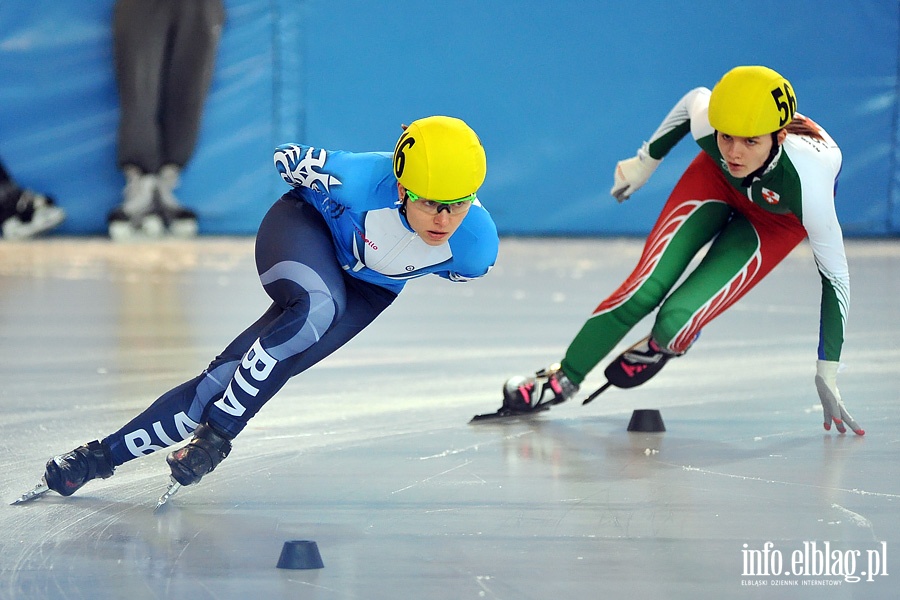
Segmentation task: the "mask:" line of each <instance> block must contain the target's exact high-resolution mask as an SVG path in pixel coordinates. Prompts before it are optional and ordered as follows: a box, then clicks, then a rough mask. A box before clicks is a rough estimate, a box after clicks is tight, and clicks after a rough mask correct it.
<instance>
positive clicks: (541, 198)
mask: <svg viewBox="0 0 900 600" xmlns="http://www.w3.org/2000/svg"><path fill="white" fill-rule="evenodd" d="M225 4H226V8H227V11H228V18H227V22H226V24H225V29H224V34H223V38H222V44H221V47H220V49H219V55H218V62H217V65H216V73H215V77H214V80H213V86H212V90H211V93H210V96H209V99H208V101H207V106H206V111H205V114H204V120H203V124H202V129H201V135H200V140H199V145H198V147H197V151H196V154H195V156H194V159H193V160H192V162H191V163H190V165H189V166H188V168H187V169H186V171H185V173H184V179H183V184H182V187H181V189H180V196H181V198H182V200H183V202H184V203H185V204H186V205H188V206H190V207H192V208H194V209H195V210H197V212H198V213H199V215H200V226H201V231H202V232H203V233H207V234H251V233H253V232H254V231H255V230H256V227H257V225H258V223H259V221H260V219H261V218H262V216H263V214H264V213H265V211H266V209H267V208H268V207H269V205H270V204H271V203H272V202H273V201H274V200H275V199H276V198H277V197H278V196H279V195H280V194H281V193H283V192H284V191H285V190H286V186H285V185H284V184H283V183H282V182H281V180H280V178H279V177H278V175H277V173H276V172H275V170H274V168H273V167H272V164H271V151H272V149H273V147H274V146H276V145H277V144H280V143H284V142H288V141H303V142H306V143H309V144H312V145H315V146H321V147H324V148H332V149H346V150H358V151H363V150H391V149H392V148H393V143H394V141H395V139H396V137H397V136H398V135H399V132H400V124H401V123H408V122H409V121H411V120H413V119H415V118H418V117H423V116H427V115H429V114H450V115H455V116H459V117H461V118H463V119H465V120H467V121H468V122H469V123H470V124H471V125H472V126H473V127H474V128H475V130H476V131H477V132H478V133H479V135H480V136H481V138H482V141H483V142H484V145H485V148H486V150H487V155H488V177H487V181H486V182H485V184H484V187H483V188H482V191H481V192H480V194H479V195H480V196H481V198H482V200H483V202H484V203H485V205H486V206H487V207H488V209H489V210H490V211H491V213H492V214H493V215H494V217H495V219H496V221H497V224H498V227H499V229H500V232H501V233H502V234H506V235H640V234H643V233H646V232H647V231H648V230H649V228H650V227H651V226H652V224H653V221H654V220H655V218H656V216H657V214H658V211H659V208H660V207H661V205H662V203H663V200H664V198H665V196H666V194H667V192H668V191H669V190H670V189H671V187H672V186H673V185H674V183H675V181H676V180H677V178H678V176H679V175H680V173H681V171H682V170H683V168H684V167H686V166H687V164H688V162H689V161H690V160H691V158H692V157H693V155H694V154H695V153H696V152H697V147H696V145H695V144H693V142H691V141H690V140H689V139H686V140H684V141H683V142H682V144H681V145H680V146H679V147H678V148H676V149H675V151H674V152H673V153H672V154H671V155H670V156H669V157H668V158H667V159H666V160H665V161H664V162H663V165H662V166H661V167H660V169H659V170H658V171H657V173H656V174H655V175H654V177H653V178H652V179H651V180H650V182H649V183H648V184H647V185H646V186H645V187H644V188H643V189H642V190H641V191H640V192H639V193H638V194H636V195H635V196H634V197H633V198H632V199H631V200H630V201H629V202H627V203H625V204H623V205H617V204H616V203H615V202H614V201H613V200H612V199H611V198H610V196H609V193H608V192H609V188H610V186H611V184H612V172H613V168H614V166H615V163H616V161H618V160H620V159H622V158H627V157H629V156H631V155H633V153H634V151H635V150H636V148H637V147H638V146H639V145H640V144H641V142H642V141H643V140H645V139H647V137H648V136H649V135H650V134H651V133H652V131H653V130H654V128H655V127H656V126H657V125H658V124H659V122H660V121H661V119H662V118H663V116H665V114H666V112H667V111H668V110H669V109H670V108H671V106H672V105H673V104H674V103H675V101H676V100H677V99H678V98H679V97H680V96H681V95H682V94H683V93H685V92H686V91H688V89H690V88H691V87H695V86H698V85H705V86H707V87H712V86H713V85H714V84H715V82H716V81H717V79H718V78H719V76H721V74H722V73H724V72H725V71H726V70H728V69H729V68H730V67H732V66H734V65H737V64H765V65H768V66H771V67H773V68H775V69H776V70H779V71H781V72H782V73H783V74H784V75H786V76H787V77H788V78H789V79H790V80H791V81H792V83H793V84H794V88H795V90H796V92H797V95H798V99H799V110H800V111H801V112H803V113H804V114H807V115H809V116H811V117H813V118H814V119H815V120H816V121H817V122H819V123H820V124H821V125H822V126H824V127H825V128H826V129H827V130H828V131H829V132H830V133H831V134H832V135H833V137H834V138H835V139H836V140H837V141H838V143H839V144H840V145H841V148H842V150H843V152H844V168H843V172H842V174H841V178H840V184H839V189H838V200H837V209H838V214H839V216H840V218H841V222H842V223H843V227H844V231H845V233H846V234H847V235H850V236H886V235H890V236H893V235H897V234H898V233H900V166H898V165H900V160H898V159H900V150H898V145H900V131H898V117H897V113H898V47H900V40H898V38H900V34H898V30H900V2H896V1H893V0H854V1H850V0H837V1H834V2H821V1H814V0H802V1H796V2H791V1H779V2H775V1H772V0H759V1H757V2H753V3H744V4H740V5H739V4H736V3H730V2H720V1H717V0H697V1H695V2H690V3H671V2H664V1H662V0H660V1H648V0H635V1H633V2H627V3H625V2H604V3H601V2H596V3H592V2H582V1H559V2H554V3H548V2H544V1H537V0H518V1H509V2H506V1H504V2H500V1H498V0H488V1H481V2H476V1H474V0H459V1H446V2H441V1H438V2H430V3H424V2H414V1H411V0H392V1H390V2H364V1H362V0H333V1H330V2H329V1H325V0H303V1H300V0H293V1H292V0H226V1H225ZM111 13H112V1H111V0H97V1H95V2H58V1H55V0H29V1H27V2H26V1H24V0H3V2H0V156H2V159H3V161H4V162H5V163H6V164H7V166H8V167H9V168H10V170H11V171H12V173H13V175H14V176H15V177H16V178H17V179H18V180H19V181H20V183H22V184H23V185H26V186H29V187H33V188H36V189H40V190H43V191H47V192H49V193H52V194H53V195H54V196H55V197H56V198H57V200H58V201H59V203H60V204H61V205H62V206H63V207H64V208H65V209H66V210H67V212H68V214H69V218H68V220H67V221H66V222H65V223H64V225H63V226H62V227H61V228H60V229H59V231H60V233H64V234H90V235H96V234H103V233H105V217H106V213H107V212H108V211H109V210H110V209H111V208H113V207H114V206H115V205H116V204H117V203H118V202H119V201H120V195H121V188H122V185H123V179H122V177H121V174H120V173H119V172H118V170H117V169H116V165H115V138H116V123H117V119H118V106H117V94H116V89H115V83H114V76H113V71H112V56H111V31H110V26H109V25H110V20H111Z"/></svg>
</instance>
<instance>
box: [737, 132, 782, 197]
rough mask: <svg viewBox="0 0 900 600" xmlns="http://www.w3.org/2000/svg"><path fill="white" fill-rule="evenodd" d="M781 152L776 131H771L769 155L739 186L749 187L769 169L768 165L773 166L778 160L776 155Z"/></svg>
mask: <svg viewBox="0 0 900 600" xmlns="http://www.w3.org/2000/svg"><path fill="white" fill-rule="evenodd" d="M780 154H781V144H779V143H778V132H777V131H775V132H773V133H772V148H771V149H769V156H768V157H767V158H766V160H765V161H764V162H763V164H762V166H760V167H759V168H758V169H756V170H755V171H753V172H752V173H750V174H749V175H747V176H746V177H744V179H743V180H742V181H741V187H750V186H751V185H753V182H754V181H755V180H756V179H758V178H760V177H762V176H763V175H765V173H766V171H768V170H769V168H770V167H772V166H774V164H776V163H777V162H778V157H779V155H780Z"/></svg>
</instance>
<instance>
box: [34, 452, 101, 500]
mask: <svg viewBox="0 0 900 600" xmlns="http://www.w3.org/2000/svg"><path fill="white" fill-rule="evenodd" d="M114 470H115V467H113V464H112V458H111V457H110V454H109V448H107V447H106V445H105V444H103V443H101V442H99V441H97V440H94V441H93V442H88V443H87V444H85V445H84V446H79V447H78V448H75V449H74V450H72V451H71V452H68V453H66V454H63V455H62V456H57V457H55V458H51V459H50V460H49V461H47V468H46V470H45V472H44V482H45V483H46V484H47V487H49V488H50V489H51V490H53V491H54V492H56V493H57V494H60V495H61V496H71V495H72V494H74V493H75V492H76V491H77V490H78V489H79V488H80V487H81V486H83V485H84V484H85V483H87V482H88V481H90V480H91V479H96V478H97V477H101V478H103V479H106V478H107V477H112V474H113V471H114Z"/></svg>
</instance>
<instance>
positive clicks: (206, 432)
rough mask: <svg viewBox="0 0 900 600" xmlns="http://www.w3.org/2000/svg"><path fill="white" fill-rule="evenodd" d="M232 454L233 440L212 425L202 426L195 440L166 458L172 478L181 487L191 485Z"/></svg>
mask: <svg viewBox="0 0 900 600" xmlns="http://www.w3.org/2000/svg"><path fill="white" fill-rule="evenodd" d="M229 452H231V440H229V439H228V438H227V437H225V436H224V435H222V434H220V433H218V432H217V431H215V430H214V429H213V428H212V427H211V426H210V425H200V426H199V427H197V429H195V430H194V438H193V439H192V440H191V441H190V442H188V444H187V445H186V446H183V447H182V448H180V449H179V450H176V451H175V452H172V453H171V454H169V456H167V457H166V462H167V463H169V468H170V469H171V470H172V478H173V479H174V480H175V481H177V482H178V483H180V484H181V485H191V484H194V483H197V482H198V481H200V479H201V478H202V477H203V476H204V475H206V474H207V473H209V472H211V471H212V470H213V469H215V468H216V467H217V466H219V463H220V462H222V461H223V460H225V457H226V456H228V453H229Z"/></svg>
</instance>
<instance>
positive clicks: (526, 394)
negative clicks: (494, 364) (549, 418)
mask: <svg viewBox="0 0 900 600" xmlns="http://www.w3.org/2000/svg"><path fill="white" fill-rule="evenodd" d="M577 392H578V386H577V385H575V384H574V383H572V381H571V380H569V378H568V376H567V375H566V374H565V373H564V372H563V371H562V368H561V367H560V365H559V363H556V364H553V365H550V366H549V367H547V368H546V369H543V370H540V371H538V372H537V373H535V374H534V376H532V377H521V376H517V377H512V378H510V379H508V380H507V381H506V383H504V384H503V406H501V407H500V408H499V409H498V410H497V411H496V412H492V413H486V414H483V415H475V416H474V417H472V420H471V421H469V422H470V423H474V422H477V421H486V420H491V419H502V418H511V417H524V416H531V415H534V414H536V413H539V412H543V411H545V410H550V407H551V406H553V405H554V404H559V403H561V402H565V401H566V400H568V399H569V398H571V397H572V396H574V395H575V394H576V393H577Z"/></svg>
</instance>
